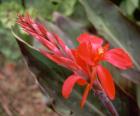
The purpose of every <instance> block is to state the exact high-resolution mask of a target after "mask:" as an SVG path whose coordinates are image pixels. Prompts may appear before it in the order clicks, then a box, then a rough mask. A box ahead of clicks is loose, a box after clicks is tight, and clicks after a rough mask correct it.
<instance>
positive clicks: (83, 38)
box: [77, 33, 103, 46]
mask: <svg viewBox="0 0 140 116" xmlns="http://www.w3.org/2000/svg"><path fill="white" fill-rule="evenodd" d="M77 40H78V42H79V43H85V42H92V43H93V44H98V45H100V46H101V45H102V44H103V39H101V38H100V37H98V36H94V35H91V34H89V33H83V34H81V35H80V36H79V37H78V38H77Z"/></svg>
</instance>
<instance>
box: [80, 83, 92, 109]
mask: <svg viewBox="0 0 140 116" xmlns="http://www.w3.org/2000/svg"><path fill="white" fill-rule="evenodd" d="M90 89H91V86H90V84H88V85H87V86H86V89H85V91H84V94H83V96H82V100H81V104H80V106H81V107H83V106H84V105H85V102H86V99H87V96H88V94H89V91H90Z"/></svg>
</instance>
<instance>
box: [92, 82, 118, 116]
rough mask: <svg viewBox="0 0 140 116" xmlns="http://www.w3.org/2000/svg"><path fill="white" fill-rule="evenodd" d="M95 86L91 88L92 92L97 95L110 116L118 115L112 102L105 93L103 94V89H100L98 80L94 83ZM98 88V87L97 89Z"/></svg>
mask: <svg viewBox="0 0 140 116" xmlns="http://www.w3.org/2000/svg"><path fill="white" fill-rule="evenodd" d="M96 84H97V85H96V86H97V88H98V89H97V88H92V90H93V91H94V94H95V95H96V96H98V98H99V100H100V101H101V102H102V103H103V105H104V106H105V107H106V108H107V109H108V110H109V112H110V113H111V114H112V116H119V114H118V112H117V110H116V108H115V107H114V105H113V104H112V102H111V101H110V100H109V98H108V97H107V95H106V94H105V92H104V90H103V89H102V87H101V85H100V83H99V82H97V83H96ZM99 88H100V89H99Z"/></svg>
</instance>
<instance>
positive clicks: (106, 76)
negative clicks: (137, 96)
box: [97, 65, 115, 100]
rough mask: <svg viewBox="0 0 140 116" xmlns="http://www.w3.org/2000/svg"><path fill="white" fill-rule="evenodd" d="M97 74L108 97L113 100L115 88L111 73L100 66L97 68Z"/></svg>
mask: <svg viewBox="0 0 140 116" xmlns="http://www.w3.org/2000/svg"><path fill="white" fill-rule="evenodd" d="M97 74H98V78H99V81H100V82H101V85H102V87H103V89H104V91H105V92H106V94H107V96H108V97H109V98H110V99H111V100H113V99H114V98H115V86H114V82H113V79H112V76H111V74H110V72H109V71H108V70H107V69H106V68H104V67H102V66H101V65H99V66H98V67H97Z"/></svg>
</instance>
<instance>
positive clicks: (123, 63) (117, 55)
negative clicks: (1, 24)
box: [104, 48, 133, 69]
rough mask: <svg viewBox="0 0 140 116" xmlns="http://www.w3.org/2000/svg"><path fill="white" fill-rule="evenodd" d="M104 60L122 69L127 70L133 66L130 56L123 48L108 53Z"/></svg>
mask: <svg viewBox="0 0 140 116" xmlns="http://www.w3.org/2000/svg"><path fill="white" fill-rule="evenodd" d="M104 60H106V61H108V62H109V63H111V64H113V65H114V66H116V67H118V68H120V69H127V68H130V67H132V65H133V64H132V60H131V58H130V57H129V55H128V54H127V53H126V52H125V51H124V50H123V49H121V48H115V49H111V50H109V51H107V52H106V53H105V55H104Z"/></svg>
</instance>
